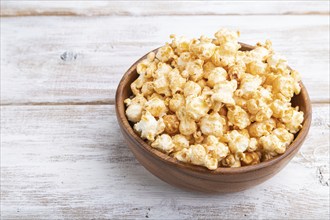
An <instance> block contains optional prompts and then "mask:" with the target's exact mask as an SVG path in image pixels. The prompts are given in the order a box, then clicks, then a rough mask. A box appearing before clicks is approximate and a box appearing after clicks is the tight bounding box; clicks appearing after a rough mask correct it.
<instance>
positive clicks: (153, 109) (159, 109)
mask: <svg viewBox="0 0 330 220" xmlns="http://www.w3.org/2000/svg"><path fill="white" fill-rule="evenodd" d="M144 108H145V109H146V110H147V111H149V112H150V113H151V114H152V115H153V116H154V117H161V116H163V115H165V114H166V112H167V110H168V109H167V107H166V105H165V103H164V100H162V99H160V98H157V97H156V98H152V99H150V100H148V101H147V102H146V103H145V105H144Z"/></svg>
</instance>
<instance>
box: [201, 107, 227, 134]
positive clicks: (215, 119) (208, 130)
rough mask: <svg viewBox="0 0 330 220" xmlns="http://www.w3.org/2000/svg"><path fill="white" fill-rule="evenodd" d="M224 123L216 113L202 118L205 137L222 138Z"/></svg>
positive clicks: (202, 129)
mask: <svg viewBox="0 0 330 220" xmlns="http://www.w3.org/2000/svg"><path fill="white" fill-rule="evenodd" d="M223 123H224V119H223V118H222V117H221V116H220V115H219V114H218V113H217V112H214V113H212V114H210V115H205V116H204V117H202V118H201V120H200V129H201V131H202V133H203V134H205V135H214V136H220V135H222V134H223Z"/></svg>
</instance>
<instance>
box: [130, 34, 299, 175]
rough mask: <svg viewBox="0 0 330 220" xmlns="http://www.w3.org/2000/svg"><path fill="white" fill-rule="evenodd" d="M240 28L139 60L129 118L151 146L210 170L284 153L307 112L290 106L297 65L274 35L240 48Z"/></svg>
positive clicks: (181, 42) (179, 40)
mask: <svg viewBox="0 0 330 220" xmlns="http://www.w3.org/2000/svg"><path fill="white" fill-rule="evenodd" d="M239 35H240V33H239V32H235V31H230V30H227V29H221V30H219V31H218V32H217V33H215V35H214V36H215V39H211V38H208V37H205V36H201V37H200V38H199V39H192V40H188V39H186V38H184V37H177V36H175V35H171V42H170V43H167V44H165V45H164V46H163V47H161V48H159V49H158V51H157V52H156V53H153V52H151V53H149V54H148V55H147V58H146V59H144V60H142V61H141V62H140V63H139V64H138V65H137V69H136V71H137V73H138V77H137V79H136V80H135V81H134V82H133V83H132V84H131V90H132V93H133V96H132V97H130V98H128V99H126V100H125V101H124V103H125V104H126V110H125V112H126V116H127V119H128V120H129V121H130V122H132V123H134V126H133V128H134V130H135V131H136V132H138V133H139V135H140V136H141V138H143V139H145V140H146V141H147V142H148V143H149V144H150V145H151V147H153V148H155V149H158V150H160V151H162V152H164V153H165V154H168V155H170V156H172V157H174V158H176V159H177V160H178V161H181V162H184V163H190V164H194V165H198V166H204V167H206V168H207V169H209V170H216V169H217V168H218V167H219V166H222V167H241V166H248V165H254V164H258V163H260V162H261V161H265V160H269V159H271V158H273V157H275V156H277V155H279V154H283V153H284V152H285V151H286V149H287V147H288V146H289V145H290V144H291V143H292V141H293V139H294V134H296V133H297V132H299V130H300V129H301V127H302V123H303V121H304V113H303V112H302V111H299V107H292V106H291V103H290V101H291V98H292V97H293V96H294V95H298V94H299V93H300V90H301V88H300V84H299V81H300V79H301V77H300V75H299V73H298V72H297V71H295V70H291V69H289V67H288V65H287V61H286V59H285V58H284V57H282V56H279V55H278V54H276V53H274V51H273V49H272V45H271V42H270V41H269V40H267V41H266V42H265V43H263V44H262V43H257V44H256V46H255V47H254V49H253V50H251V51H240V50H239V49H240V47H241V46H240V44H239V43H238V37H239Z"/></svg>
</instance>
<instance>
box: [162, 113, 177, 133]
mask: <svg viewBox="0 0 330 220" xmlns="http://www.w3.org/2000/svg"><path fill="white" fill-rule="evenodd" d="M163 120H164V124H165V132H166V133H168V134H172V135H173V134H176V133H178V132H179V125H180V121H179V119H178V118H177V117H176V115H164V117H163Z"/></svg>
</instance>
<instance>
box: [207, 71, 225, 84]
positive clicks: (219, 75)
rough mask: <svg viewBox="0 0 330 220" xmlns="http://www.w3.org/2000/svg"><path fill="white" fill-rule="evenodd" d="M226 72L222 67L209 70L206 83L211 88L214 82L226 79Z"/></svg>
mask: <svg viewBox="0 0 330 220" xmlns="http://www.w3.org/2000/svg"><path fill="white" fill-rule="evenodd" d="M226 79H227V72H226V70H225V69H224V68H222V67H216V68H214V69H212V70H211V71H210V73H209V74H208V77H207V85H208V86H209V87H211V88H213V87H214V85H215V84H217V83H219V82H222V81H226Z"/></svg>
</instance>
